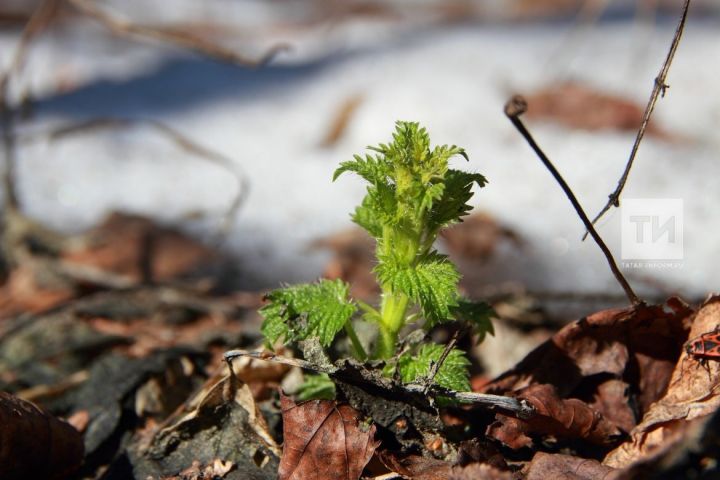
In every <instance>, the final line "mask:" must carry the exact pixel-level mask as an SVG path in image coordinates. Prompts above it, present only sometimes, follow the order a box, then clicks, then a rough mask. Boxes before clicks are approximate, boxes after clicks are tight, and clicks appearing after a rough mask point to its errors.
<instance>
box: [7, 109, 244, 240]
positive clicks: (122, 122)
mask: <svg viewBox="0 0 720 480" xmlns="http://www.w3.org/2000/svg"><path fill="white" fill-rule="evenodd" d="M138 125H145V126H147V127H149V128H151V129H153V130H155V131H156V132H157V133H159V134H160V135H162V136H163V137H165V138H167V139H168V140H170V141H171V142H172V143H173V144H175V145H176V146H177V147H178V148H180V149H181V150H183V151H185V152H187V153H188V154H190V155H193V156H194V157H196V158H198V159H200V160H203V161H207V162H210V163H213V164H215V165H218V166H220V167H222V168H223V169H225V170H226V171H227V172H228V173H230V175H232V176H233V178H234V179H235V182H236V184H237V191H236V193H235V195H233V197H232V200H231V201H230V204H229V205H228V208H227V210H226V212H225V214H224V215H223V219H222V221H221V223H220V226H219V228H218V230H217V234H216V237H215V242H217V243H219V242H221V241H222V240H223V239H224V238H225V237H226V236H227V234H228V232H229V231H230V228H231V227H232V223H233V221H234V219H235V217H236V216H237V213H238V210H239V209H240V207H241V206H242V204H243V200H244V199H245V198H246V197H247V193H248V191H249V189H250V184H249V182H248V180H247V177H246V176H245V175H244V174H243V172H242V171H241V169H240V166H239V162H235V161H233V160H232V159H230V158H228V157H226V156H225V155H223V154H222V153H220V152H218V151H215V150H213V149H211V148H209V147H206V146H204V145H201V144H199V143H197V142H196V141H194V140H192V139H190V138H189V137H188V136H186V135H185V134H183V133H181V132H179V131H178V130H176V129H174V128H172V127H170V126H168V125H167V124H165V123H162V122H160V121H157V120H152V119H145V118H93V119H90V120H86V121H82V122H77V123H71V124H68V125H63V126H60V127H57V128H54V129H52V130H50V131H47V132H42V133H35V134H27V135H23V136H20V137H18V140H19V142H20V143H21V144H22V143H26V142H33V141H37V140H41V139H43V138H44V139H47V140H48V141H50V142H54V141H57V140H61V139H64V138H66V137H69V136H72V135H79V134H91V133H94V132H97V131H99V130H118V129H128V128H132V127H135V126H138Z"/></svg>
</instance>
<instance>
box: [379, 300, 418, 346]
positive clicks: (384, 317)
mask: <svg viewBox="0 0 720 480" xmlns="http://www.w3.org/2000/svg"><path fill="white" fill-rule="evenodd" d="M383 290H384V293H383V302H382V308H381V310H380V338H379V340H378V344H377V348H376V351H375V356H376V357H377V358H380V359H386V358H390V357H392V356H393V355H395V349H396V347H397V337H398V333H400V330H401V329H402V327H403V326H404V325H405V321H406V314H407V309H408V306H409V303H410V299H409V298H408V296H407V295H405V294H404V293H399V292H395V293H394V292H391V291H390V290H389V289H383Z"/></svg>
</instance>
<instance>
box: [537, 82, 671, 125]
mask: <svg viewBox="0 0 720 480" xmlns="http://www.w3.org/2000/svg"><path fill="white" fill-rule="evenodd" d="M526 99H527V102H528V116H529V117H531V118H537V119H547V120H552V121H554V122H557V123H560V124H562V125H565V126H568V127H572V128H579V129H583V130H604V129H617V130H623V131H628V132H630V131H636V130H637V129H638V128H639V127H640V124H641V123H642V119H643V114H644V107H641V106H639V105H637V104H636V103H634V102H632V101H630V100H627V99H624V98H621V97H618V96H616V95H611V94H608V93H604V92H601V91H599V90H598V89H597V88H593V87H590V86H587V85H582V84H579V83H576V82H567V83H562V84H559V85H553V86H551V87H548V88H545V89H543V90H540V91H538V92H535V93H534V94H531V95H528V96H526ZM647 134H648V135H655V136H661V137H669V135H667V134H666V133H664V132H662V131H661V130H660V129H659V128H657V127H655V126H654V124H653V123H651V124H650V125H648V129H647Z"/></svg>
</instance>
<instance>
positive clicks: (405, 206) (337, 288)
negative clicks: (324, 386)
mask: <svg viewBox="0 0 720 480" xmlns="http://www.w3.org/2000/svg"><path fill="white" fill-rule="evenodd" d="M368 149H369V150H370V151H371V152H372V153H370V154H367V155H365V156H364V157H361V156H359V155H356V156H355V157H354V159H353V160H350V161H347V162H343V163H341V164H340V167H339V168H338V169H337V170H336V171H335V175H334V177H333V180H336V179H337V178H338V177H339V176H340V175H342V174H344V173H346V172H351V173H354V174H356V175H358V176H360V177H361V178H362V179H364V180H365V181H366V182H367V183H368V186H367V194H366V195H365V198H364V199H363V201H362V203H361V204H360V206H358V207H357V208H356V210H355V212H354V214H353V215H352V219H353V221H354V222H355V223H356V224H358V225H359V226H361V227H362V228H363V229H365V230H366V231H367V232H368V233H369V234H370V235H371V236H372V237H373V238H374V239H375V241H376V257H377V265H376V266H375V269H374V273H375V276H376V279H377V282H378V284H379V286H380V289H381V292H382V293H381V297H380V302H379V305H378V306H372V305H369V304H366V303H364V302H361V301H356V300H353V299H351V298H350V297H349V293H348V292H349V286H348V285H347V284H346V283H344V282H343V281H341V280H320V281H319V282H317V283H313V284H305V285H297V286H290V287H287V288H283V289H279V290H275V291H273V292H271V293H270V294H268V296H267V300H268V301H269V303H268V304H267V305H266V306H264V307H263V308H262V309H261V310H260V313H261V314H262V315H263V317H264V319H265V320H264V323H263V326H262V332H263V334H264V335H265V337H266V339H267V340H268V342H269V344H275V343H276V342H278V341H279V340H281V339H284V340H285V341H289V342H296V341H300V340H305V339H309V338H316V339H317V340H319V342H320V344H321V345H323V346H324V347H329V346H330V345H331V344H332V343H333V341H334V340H335V338H336V336H337V335H338V334H339V333H340V332H342V331H344V332H345V334H346V335H347V337H348V339H349V341H350V343H351V345H352V348H353V351H354V353H355V356H356V357H357V358H358V359H359V360H363V361H364V360H366V359H368V358H369V357H372V358H374V359H378V360H384V361H385V362H386V363H387V364H388V365H389V366H390V367H391V368H390V369H386V371H390V372H392V371H395V369H397V372H398V373H399V376H400V378H401V379H402V380H403V381H404V382H413V381H418V380H420V379H422V378H423V377H426V376H428V374H429V373H430V368H431V365H432V364H433V362H437V361H438V360H439V359H440V357H441V356H442V354H443V350H444V348H443V346H442V345H438V344H433V343H423V344H422V345H415V346H412V347H411V349H410V350H408V349H407V348H406V349H405V350H404V351H403V352H402V353H401V354H399V356H398V353H399V352H398V350H399V348H400V342H399V338H398V337H399V335H400V333H401V331H403V329H404V328H405V327H406V326H408V325H410V324H417V325H422V327H423V328H424V329H426V330H429V329H431V328H433V327H435V326H436V325H438V324H440V323H444V322H449V321H458V322H463V323H465V324H467V325H469V326H471V327H472V329H473V331H474V332H475V333H476V338H477V339H478V341H481V340H482V338H483V337H484V335H485V334H486V333H488V332H490V333H492V325H491V323H490V317H491V315H492V313H493V312H492V309H491V308H490V307H489V306H488V305H487V304H485V303H475V302H471V301H469V300H466V299H463V298H462V297H461V296H460V294H459V292H458V282H459V280H460V274H459V272H458V270H457V268H456V267H455V265H454V264H453V263H452V262H451V261H450V260H449V259H448V258H447V257H446V256H445V255H442V254H440V253H439V252H438V251H437V250H436V249H435V241H436V240H437V237H438V234H439V233H440V232H441V231H442V230H443V229H444V228H447V227H448V226H450V225H452V224H454V223H457V222H460V221H461V219H462V217H463V216H465V215H467V213H468V212H469V211H470V210H471V208H472V207H471V206H470V205H469V204H468V201H469V200H470V198H471V197H472V195H473V193H472V188H473V186H474V185H477V186H478V187H483V186H484V185H485V183H486V180H485V177H483V176H482V175H480V174H479V173H471V172H465V171H462V170H456V169H453V168H450V166H449V161H450V159H451V158H452V157H455V156H462V157H464V158H465V159H467V155H466V153H465V151H464V150H463V149H462V148H459V147H456V146H454V145H453V146H447V145H442V146H436V147H431V146H430V138H429V136H428V133H427V131H426V130H425V129H424V128H421V127H420V126H419V125H418V124H417V123H413V122H397V124H396V129H395V133H394V134H393V137H392V141H391V142H390V143H388V144H380V145H378V146H376V147H368ZM358 313H361V315H360V317H361V320H364V321H366V322H371V323H373V324H375V325H376V326H377V332H378V334H377V339H376V341H375V342H374V343H375V345H374V349H373V350H372V352H371V354H370V355H369V354H368V353H367V352H366V350H365V348H364V347H363V344H362V342H361V341H360V339H359V338H358V336H357V334H356V333H355V329H354V327H353V323H352V322H353V320H356V321H357V320H360V319H357V318H356V317H357V316H358V315H357V314H358ZM468 365H469V361H468V360H467V358H466V356H465V354H464V352H462V351H461V350H457V349H453V350H451V351H450V352H449V354H448V355H447V357H446V358H445V361H444V363H443V364H442V365H441V367H440V369H439V370H438V372H437V375H436V377H435V381H436V382H437V383H438V384H439V385H441V386H444V387H446V388H450V389H454V390H460V391H462V390H468V389H469V382H468V371H467V367H468Z"/></svg>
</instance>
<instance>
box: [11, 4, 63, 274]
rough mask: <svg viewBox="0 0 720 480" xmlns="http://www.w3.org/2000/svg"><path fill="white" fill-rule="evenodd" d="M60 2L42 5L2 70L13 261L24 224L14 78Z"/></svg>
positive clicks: (27, 25)
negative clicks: (19, 190)
mask: <svg viewBox="0 0 720 480" xmlns="http://www.w3.org/2000/svg"><path fill="white" fill-rule="evenodd" d="M59 6H60V1H59V0H45V1H44V2H42V3H41V4H40V6H38V8H37V9H36V10H35V11H34V12H33V14H32V15H31V16H30V19H29V20H28V22H27V24H26V25H25V28H24V29H23V31H22V34H21V36H20V40H19V42H18V44H17V47H16V48H15V51H14V52H13V55H12V57H11V61H10V64H9V65H8V67H7V68H6V69H5V70H4V71H2V72H1V73H0V131H1V133H0V137H2V142H3V156H4V159H3V160H4V168H3V171H2V186H3V200H4V201H3V206H2V209H3V219H2V222H3V229H2V230H3V233H2V237H3V239H2V247H3V249H4V254H5V256H6V257H7V258H8V260H10V261H16V260H17V259H16V258H15V257H16V256H17V255H18V248H19V247H18V243H19V238H20V237H21V236H22V228H18V227H19V225H18V221H17V220H18V218H19V210H20V203H19V201H18V197H17V191H16V189H15V176H16V172H15V166H16V163H17V159H16V155H15V154H16V151H15V148H16V145H15V131H14V130H15V111H14V108H13V106H12V105H11V101H10V81H11V80H12V78H13V77H14V76H16V75H18V74H19V73H20V71H21V70H22V67H23V66H24V64H25V58H26V57H27V53H28V50H29V47H30V43H31V42H32V40H33V39H34V38H35V37H36V36H37V35H39V34H40V33H41V32H43V31H44V30H45V29H46V28H47V27H48V25H50V23H52V21H53V19H54V18H55V16H56V13H57V11H58V8H59Z"/></svg>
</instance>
